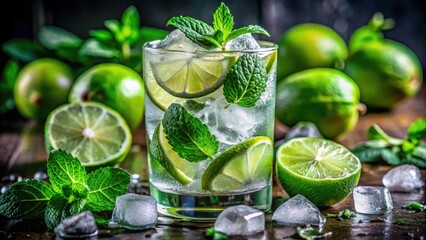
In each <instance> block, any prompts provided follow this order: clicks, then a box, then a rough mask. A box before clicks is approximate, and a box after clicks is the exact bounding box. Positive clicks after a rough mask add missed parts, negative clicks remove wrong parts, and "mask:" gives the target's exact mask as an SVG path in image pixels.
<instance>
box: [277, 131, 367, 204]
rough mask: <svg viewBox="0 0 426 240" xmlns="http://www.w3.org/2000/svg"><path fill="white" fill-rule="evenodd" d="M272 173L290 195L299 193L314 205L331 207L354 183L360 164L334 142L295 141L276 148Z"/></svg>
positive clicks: (341, 198)
mask: <svg viewBox="0 0 426 240" xmlns="http://www.w3.org/2000/svg"><path fill="white" fill-rule="evenodd" d="M276 171H277V176H278V179H279V181H280V183H281V185H282V187H283V188H284V190H285V191H286V192H287V193H288V194H289V195H290V196H295V195H297V194H302V195H303V196H305V197H306V198H307V199H309V200H310V201H311V202H312V203H314V204H315V205H317V206H331V205H333V204H335V203H338V202H340V201H342V200H343V199H345V198H346V197H347V196H348V195H349V194H350V193H351V191H352V189H353V188H354V187H355V186H356V185H357V184H358V180H359V177H360V175H361V162H360V161H359V159H358V158H357V157H356V156H355V155H353V154H352V153H351V152H350V151H349V150H347V149H346V148H345V147H343V146H342V145H339V144H337V143H335V142H332V141H329V140H324V139H320V138H295V139H292V140H290V141H288V142H286V143H284V144H283V145H281V146H280V147H279V148H278V151H277V161H276Z"/></svg>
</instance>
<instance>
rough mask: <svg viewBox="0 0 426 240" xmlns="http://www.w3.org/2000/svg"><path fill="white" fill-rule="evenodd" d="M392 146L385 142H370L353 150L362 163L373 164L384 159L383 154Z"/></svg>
mask: <svg viewBox="0 0 426 240" xmlns="http://www.w3.org/2000/svg"><path fill="white" fill-rule="evenodd" d="M389 146H390V144H389V143H388V142H386V141H384V140H370V141H367V142H364V143H362V144H359V145H357V146H355V147H354V148H352V149H351V151H352V153H353V154H355V155H356V156H357V157H358V158H359V160H360V161H361V162H367V163H372V162H376V161H380V160H381V159H382V152H383V151H384V150H386V149H387V148H388V147H389Z"/></svg>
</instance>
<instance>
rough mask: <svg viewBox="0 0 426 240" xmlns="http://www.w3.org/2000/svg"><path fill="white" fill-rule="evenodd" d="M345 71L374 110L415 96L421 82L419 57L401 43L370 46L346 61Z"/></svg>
mask: <svg viewBox="0 0 426 240" xmlns="http://www.w3.org/2000/svg"><path fill="white" fill-rule="evenodd" d="M344 71H345V72H346V73H347V74H348V75H349V76H350V77H351V78H352V79H353V80H354V81H355V82H356V83H357V84H358V86H359V88H360V90H361V101H362V102H363V103H365V104H366V105H367V106H368V107H371V108H392V107H393V106H395V104H396V103H398V102H399V101H401V100H402V99H404V98H407V97H410V96H413V95H415V94H416V93H417V92H418V91H419V89H420V87H421V83H422V78H423V76H422V68H421V65H420V62H419V60H418V59H417V57H416V55H415V54H414V53H413V52H412V51H411V50H410V49H409V48H407V47H406V46H404V45H402V44H401V43H398V42H395V41H391V40H383V41H374V42H370V43H367V44H365V45H363V46H362V48H360V49H358V50H357V51H356V52H355V53H353V54H352V55H351V56H350V57H349V58H348V59H347V61H346V63H345V68H344Z"/></svg>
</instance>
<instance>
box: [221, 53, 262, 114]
mask: <svg viewBox="0 0 426 240" xmlns="http://www.w3.org/2000/svg"><path fill="white" fill-rule="evenodd" d="M267 79H268V77H267V73H266V69H265V67H264V66H263V64H262V60H261V59H260V57H259V56H258V55H257V54H255V53H253V54H245V55H243V56H241V57H240V58H238V60H237V62H235V63H234V64H233V65H232V67H231V69H230V70H229V72H228V74H227V75H226V77H225V79H224V80H223V95H224V96H225V98H226V101H228V103H230V104H231V103H234V104H237V105H239V106H241V107H246V108H249V107H253V106H254V105H255V104H256V102H257V101H258V100H259V99H260V96H261V95H262V93H263V92H264V91H265V89H266V81H267ZM228 106H229V105H228Z"/></svg>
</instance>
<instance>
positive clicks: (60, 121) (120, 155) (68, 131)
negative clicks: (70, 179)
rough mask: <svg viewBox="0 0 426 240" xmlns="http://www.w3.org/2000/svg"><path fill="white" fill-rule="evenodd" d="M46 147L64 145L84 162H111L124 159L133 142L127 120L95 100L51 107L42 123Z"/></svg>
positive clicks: (103, 163)
mask: <svg viewBox="0 0 426 240" xmlns="http://www.w3.org/2000/svg"><path fill="white" fill-rule="evenodd" d="M45 143H46V150H47V151H48V152H50V151H51V150H53V149H63V150H65V151H67V152H69V153H71V154H72V155H74V156H75V157H77V158H78V159H79V160H80V161H81V163H82V165H83V166H90V167H95V166H96V167H97V166H103V165H112V164H115V163H117V162H120V161H121V160H123V159H124V157H125V156H126V155H127V153H128V152H129V149H130V145H131V143H132V135H131V132H130V129H129V127H128V126H127V123H126V121H125V120H124V119H123V118H122V117H121V116H120V114H118V113H117V112H116V111H114V110H112V109H111V108H109V107H106V106H105V105H102V104H99V103H95V102H84V103H83V102H80V103H72V104H66V105H62V106H60V107H58V108H57V109H55V110H54V111H52V112H51V113H50V115H49V117H48V118H47V121H46V125H45Z"/></svg>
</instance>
